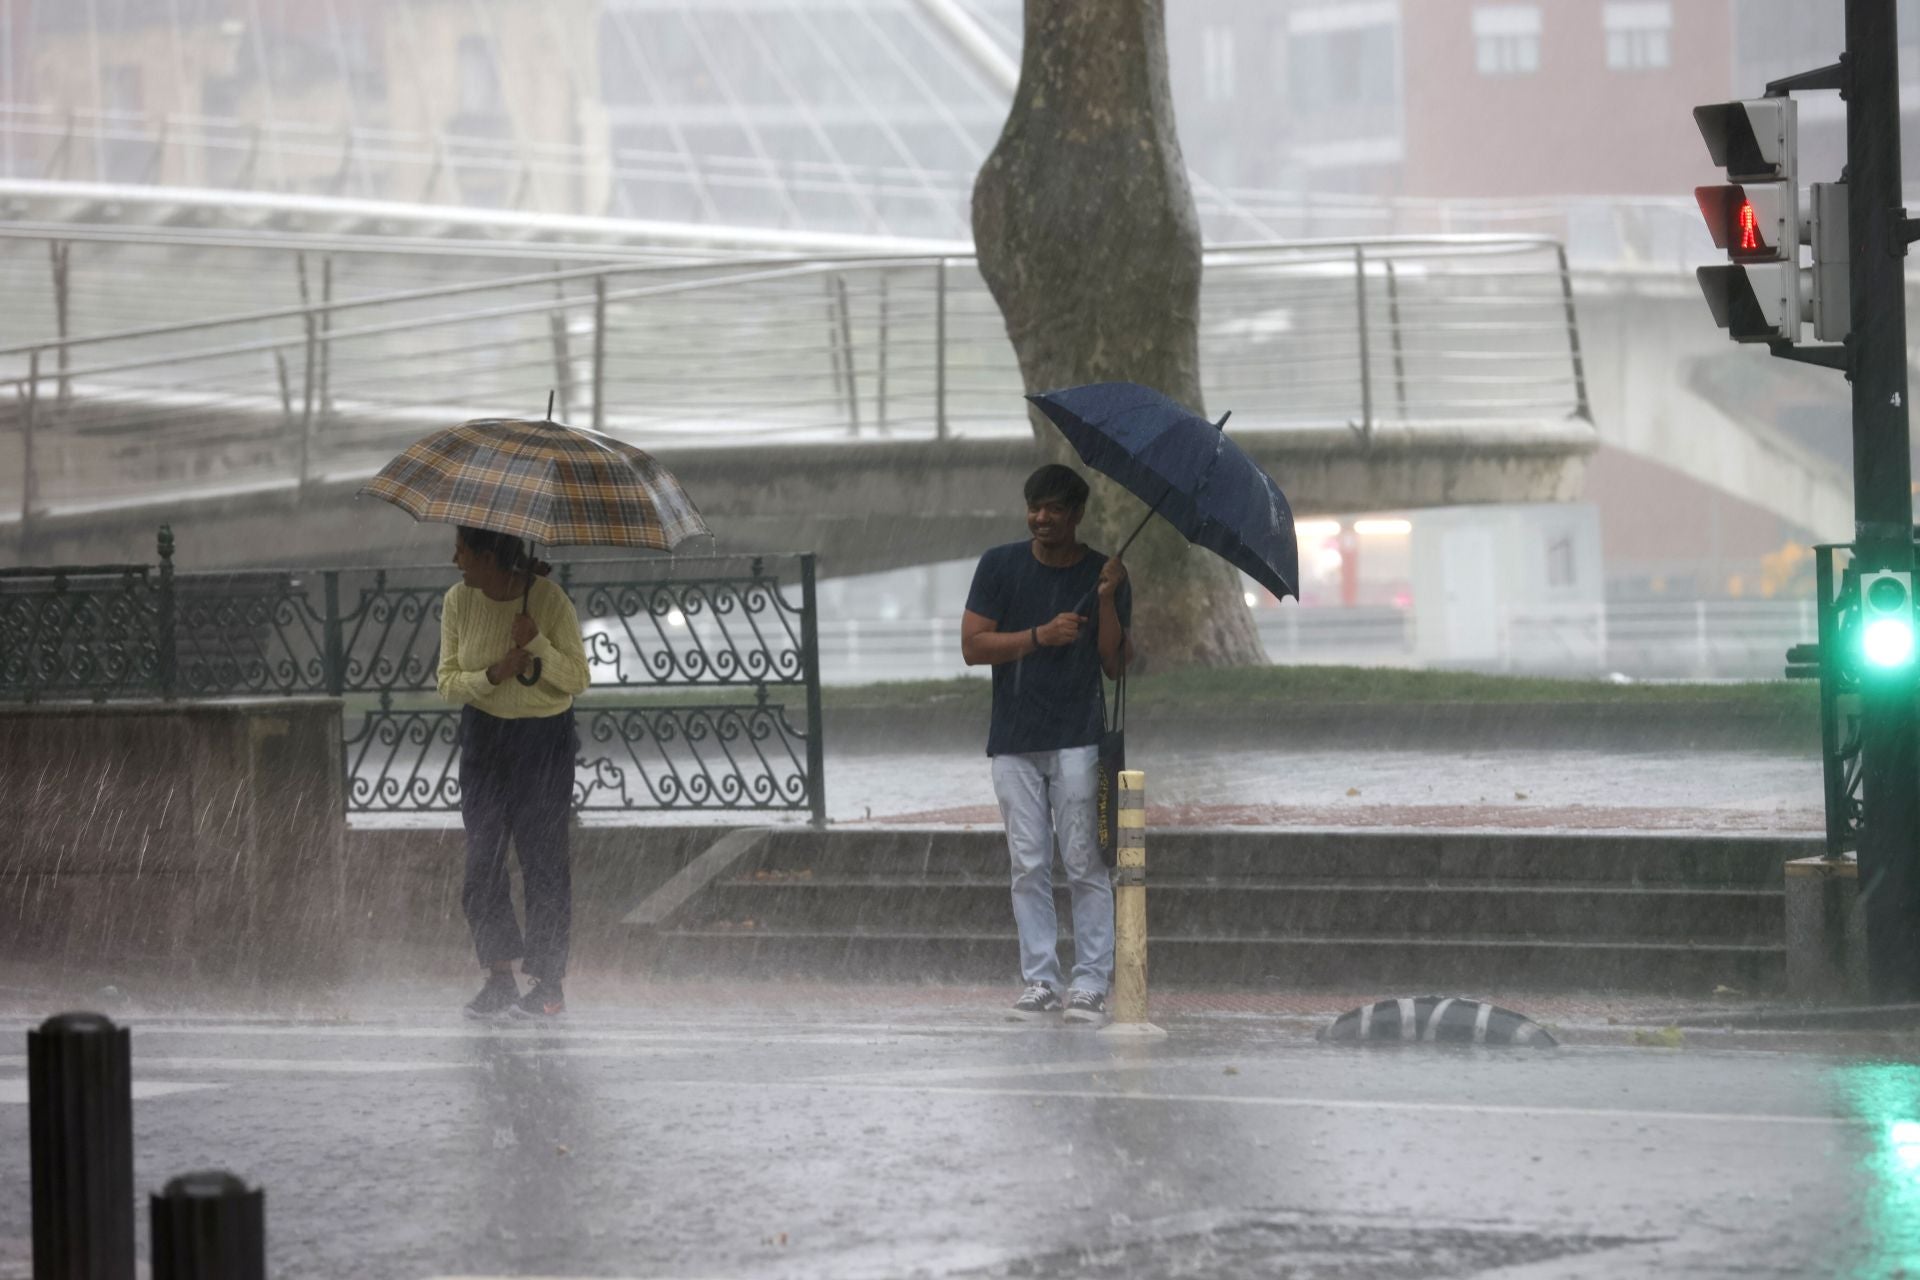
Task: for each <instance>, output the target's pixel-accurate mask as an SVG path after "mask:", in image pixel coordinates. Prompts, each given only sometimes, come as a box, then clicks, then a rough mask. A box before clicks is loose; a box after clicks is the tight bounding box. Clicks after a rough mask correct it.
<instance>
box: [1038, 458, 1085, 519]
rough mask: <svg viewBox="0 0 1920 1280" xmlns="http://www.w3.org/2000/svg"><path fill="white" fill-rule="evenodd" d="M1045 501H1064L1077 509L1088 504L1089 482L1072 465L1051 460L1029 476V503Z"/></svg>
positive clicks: (1071, 507)
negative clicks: (1062, 464)
mask: <svg viewBox="0 0 1920 1280" xmlns="http://www.w3.org/2000/svg"><path fill="white" fill-rule="evenodd" d="M1043 502H1059V503H1063V504H1064V505H1066V506H1067V507H1069V508H1070V509H1072V510H1075V511H1077V510H1079V509H1080V508H1081V507H1084V506H1086V505H1087V482H1086V481H1085V480H1082V479H1081V478H1080V473H1079V472H1077V471H1075V470H1074V469H1073V468H1072V467H1063V466H1061V465H1060V464H1059V463H1057V462H1049V463H1048V464H1047V465H1046V466H1044V467H1041V468H1040V469H1039V470H1038V471H1036V472H1034V473H1033V474H1032V475H1030V476H1028V477H1027V505H1028V506H1030V507H1037V506H1039V505H1040V504H1041V503H1043Z"/></svg>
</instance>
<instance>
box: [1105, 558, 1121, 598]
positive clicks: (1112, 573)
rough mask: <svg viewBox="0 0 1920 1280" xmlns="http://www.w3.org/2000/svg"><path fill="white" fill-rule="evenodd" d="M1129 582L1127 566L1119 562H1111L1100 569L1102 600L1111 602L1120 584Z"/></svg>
mask: <svg viewBox="0 0 1920 1280" xmlns="http://www.w3.org/2000/svg"><path fill="white" fill-rule="evenodd" d="M1126 580H1127V566H1125V565H1124V564H1121V563H1120V562H1119V561H1118V560H1109V561H1107V562H1106V564H1104V565H1102V566H1101V568H1100V599H1101V600H1103V601H1105V600H1111V599H1113V593H1114V592H1116V591H1118V590H1119V589H1120V584H1121V583H1123V582H1125V581H1126Z"/></svg>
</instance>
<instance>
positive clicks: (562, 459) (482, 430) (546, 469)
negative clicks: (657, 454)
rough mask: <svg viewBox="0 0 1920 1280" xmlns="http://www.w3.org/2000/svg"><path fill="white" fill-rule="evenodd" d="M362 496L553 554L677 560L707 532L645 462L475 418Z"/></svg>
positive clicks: (599, 445) (431, 441)
mask: <svg viewBox="0 0 1920 1280" xmlns="http://www.w3.org/2000/svg"><path fill="white" fill-rule="evenodd" d="M360 492H361V493H362V494H370V495H372V496H373V497H376V498H380V499H383V500H385V501H387V502H391V503H392V504H393V505H394V506H396V507H399V508H400V509H401V510H402V511H405V512H406V513H407V514H408V515H410V516H412V517H413V518H414V519H415V520H425V521H429V522H431V523H435V524H464V525H471V526H473V527H474V528H476V529H492V530H494V531H495V532H497V533H510V534H513V535H514V536H516V537H520V538H527V539H530V540H532V541H534V542H540V543H544V544H545V545H547V546H550V547H551V546H593V547H648V548H651V549H652V550H655V551H671V550H673V549H674V548H675V547H677V546H679V545H680V544H681V543H682V542H684V541H685V540H686V539H688V538H690V537H692V536H694V535H695V534H703V533H706V532H707V531H708V530H707V524H706V521H704V520H702V519H701V518H700V513H699V512H698V511H696V510H695V509H694V506H693V501H692V499H690V498H688V497H687V493H686V490H684V489H682V488H681V487H680V482H679V481H678V480H676V479H674V477H673V473H672V472H670V471H668V470H667V469H666V468H665V467H663V466H661V465H660V464H659V463H658V462H656V461H654V459H653V458H652V457H651V456H650V455H649V454H647V453H645V452H643V451H641V450H639V449H636V448H634V447H633V446H632V445H630V444H624V443H622V442H621V441H618V440H615V439H612V438H611V437H609V436H603V435H600V434H599V433H598V432H594V431H581V430H578V429H577V428H573V427H564V426H561V425H559V424H558V423H553V422H533V421H522V420H518V419H512V418H478V419H475V420H474V421H472V422H464V423H461V424H460V425H459V426H457V427H448V428H447V429H445V430H444V431H436V432H434V433H433V434H432V435H430V436H428V437H426V438H425V439H423V440H420V441H418V442H417V443H415V444H413V445H412V446H410V447H409V448H408V449H407V451H406V452H405V453H402V454H401V455H400V456H399V457H397V458H395V459H394V460H393V461H392V462H389V463H388V464H387V465H386V466H384V467H382V468H380V474H378V475H376V476H375V477H374V478H373V479H371V480H369V481H368V482H367V483H366V484H365V485H364V486H363V487H362V488H361V490H360Z"/></svg>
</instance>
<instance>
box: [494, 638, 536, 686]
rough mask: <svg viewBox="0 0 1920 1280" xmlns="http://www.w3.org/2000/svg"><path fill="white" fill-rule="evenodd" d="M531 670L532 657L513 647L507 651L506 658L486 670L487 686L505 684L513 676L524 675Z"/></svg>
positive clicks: (516, 646) (519, 648)
mask: <svg viewBox="0 0 1920 1280" xmlns="http://www.w3.org/2000/svg"><path fill="white" fill-rule="evenodd" d="M532 669H533V655H532V654H530V653H528V652H527V651H526V650H525V649H522V648H521V647H520V646H518V645H515V646H514V647H513V648H511V649H509V650H507V652H506V656H505V657H503V658H501V659H500V661H498V662H496V663H494V664H493V665H492V666H490V667H488V668H487V683H488V684H505V683H506V682H507V681H509V680H511V679H513V678H514V677H515V676H519V675H525V674H526V673H527V672H528V671H531V670H532Z"/></svg>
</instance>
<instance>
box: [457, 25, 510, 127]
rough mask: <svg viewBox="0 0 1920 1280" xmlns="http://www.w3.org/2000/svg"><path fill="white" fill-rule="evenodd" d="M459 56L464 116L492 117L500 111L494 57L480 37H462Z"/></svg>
mask: <svg viewBox="0 0 1920 1280" xmlns="http://www.w3.org/2000/svg"><path fill="white" fill-rule="evenodd" d="M457 57H458V72H457V77H458V81H457V82H458V86H459V88H458V92H459V94H460V114H461V115H462V116H492V115H497V114H499V112H500V108H501V102H500V73H499V71H498V70H497V69H496V68H495V67H494V63H493V54H492V53H491V52H489V51H488V49H487V42H486V40H485V39H483V38H482V37H480V36H461V37H460V48H459V52H458V54H457Z"/></svg>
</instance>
